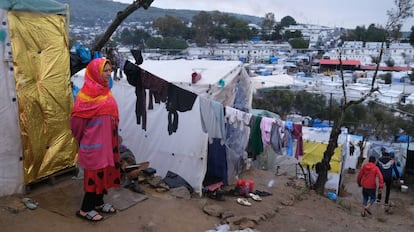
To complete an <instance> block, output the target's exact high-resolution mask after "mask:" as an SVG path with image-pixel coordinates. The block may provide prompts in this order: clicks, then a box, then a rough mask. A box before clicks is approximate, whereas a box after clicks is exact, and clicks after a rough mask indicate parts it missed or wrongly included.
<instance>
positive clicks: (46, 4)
mask: <svg viewBox="0 0 414 232" xmlns="http://www.w3.org/2000/svg"><path fill="white" fill-rule="evenodd" d="M0 8H1V9H4V10H13V11H29V12H43V13H55V14H63V15H65V14H66V6H65V4H62V3H60V2H57V1H53V0H1V1H0Z"/></svg>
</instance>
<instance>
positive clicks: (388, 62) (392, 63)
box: [385, 57, 395, 67]
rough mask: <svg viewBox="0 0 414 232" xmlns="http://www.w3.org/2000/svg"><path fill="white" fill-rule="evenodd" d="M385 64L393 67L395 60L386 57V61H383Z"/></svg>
mask: <svg viewBox="0 0 414 232" xmlns="http://www.w3.org/2000/svg"><path fill="white" fill-rule="evenodd" d="M385 64H386V65H387V66H388V67H394V65H395V61H394V60H393V59H392V58H391V57H390V58H389V59H387V60H386V61H385Z"/></svg>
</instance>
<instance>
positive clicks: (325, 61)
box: [319, 59, 361, 66]
mask: <svg viewBox="0 0 414 232" xmlns="http://www.w3.org/2000/svg"><path fill="white" fill-rule="evenodd" d="M319 64H321V65H339V60H328V59H321V60H319ZM342 65H355V66H356V65H361V61H359V60H342Z"/></svg>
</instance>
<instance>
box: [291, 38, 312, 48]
mask: <svg viewBox="0 0 414 232" xmlns="http://www.w3.org/2000/svg"><path fill="white" fill-rule="evenodd" d="M288 42H289V44H290V46H292V48H295V49H301V48H303V49H307V48H309V41H307V40H304V39H303V38H293V39H290V40H289V41H288Z"/></svg>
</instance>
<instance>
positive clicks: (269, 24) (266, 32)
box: [262, 13, 276, 40]
mask: <svg viewBox="0 0 414 232" xmlns="http://www.w3.org/2000/svg"><path fill="white" fill-rule="evenodd" d="M275 22H276V20H275V14H274V13H266V15H265V18H264V20H263V22H262V37H263V38H262V39H263V40H268V39H269V38H270V35H271V34H272V29H273V26H274V25H275Z"/></svg>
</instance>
